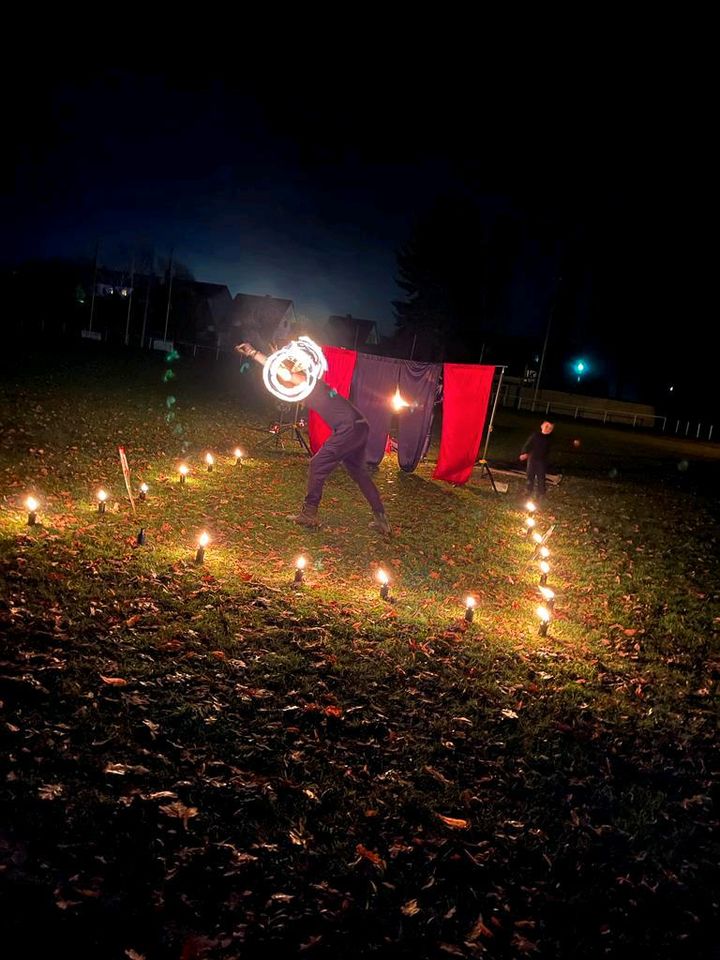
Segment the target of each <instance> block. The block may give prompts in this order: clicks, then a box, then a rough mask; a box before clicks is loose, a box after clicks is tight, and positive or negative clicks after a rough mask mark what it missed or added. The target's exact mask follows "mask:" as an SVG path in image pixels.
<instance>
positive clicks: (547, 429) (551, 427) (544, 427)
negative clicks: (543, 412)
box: [540, 420, 555, 433]
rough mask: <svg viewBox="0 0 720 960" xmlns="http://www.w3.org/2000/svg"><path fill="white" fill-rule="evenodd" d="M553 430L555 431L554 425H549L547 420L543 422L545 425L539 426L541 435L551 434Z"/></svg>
mask: <svg viewBox="0 0 720 960" xmlns="http://www.w3.org/2000/svg"><path fill="white" fill-rule="evenodd" d="M554 429H555V424H554V423H549V422H548V421H547V420H546V421H545V423H541V424H540V430H541V431H542V432H543V433H552V432H553V430H554Z"/></svg>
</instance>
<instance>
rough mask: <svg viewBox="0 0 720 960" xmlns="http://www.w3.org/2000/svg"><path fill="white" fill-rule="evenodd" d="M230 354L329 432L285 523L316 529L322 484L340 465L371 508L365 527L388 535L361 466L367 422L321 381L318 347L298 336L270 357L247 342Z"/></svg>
mask: <svg viewBox="0 0 720 960" xmlns="http://www.w3.org/2000/svg"><path fill="white" fill-rule="evenodd" d="M235 350H236V351H237V352H238V353H240V354H243V355H245V356H246V357H250V358H251V359H252V360H255V362H256V363H259V364H260V365H261V366H262V368H263V379H264V381H265V386H266V387H267V388H268V390H269V391H270V392H271V393H272V394H274V395H275V396H276V397H279V398H280V399H282V400H285V401H291V402H300V401H303V402H304V403H305V404H306V406H307V407H308V408H309V409H310V410H315V412H316V413H318V414H320V416H321V417H322V418H323V420H324V421H325V422H326V423H327V425H328V426H329V427H330V428H331V429H332V434H331V435H330V436H329V437H328V439H327V440H326V441H325V443H324V444H323V446H322V447H320V449H319V450H318V452H317V453H316V454H315V456H314V457H313V458H312V459H311V460H310V470H309V473H308V486H307V495H306V497H305V502H304V503H303V507H302V510H301V511H300V513H298V514H294V515H293V516H291V517H289V518H288V519H290V520H293V521H294V522H295V523H299V524H301V525H302V526H304V527H317V526H318V525H319V521H318V516H317V514H318V507H319V505H320V500H321V498H322V493H323V487H324V485H325V481H326V480H327V478H328V477H329V476H330V474H331V473H332V472H333V470H335V469H336V468H337V467H339V466H340V464H342V465H343V466H344V467H345V469H346V470H347V472H348V473H349V474H350V476H351V477H352V479H353V480H354V481H355V483H356V484H357V485H358V487H359V488H360V491H361V493H362V494H363V496H364V497H365V499H366V500H367V502H368V503H369V504H370V508H371V510H372V513H373V519H372V521H371V522H370V526H371V527H372V528H374V529H375V530H378V531H379V532H380V533H384V534H389V533H390V532H391V529H390V524H389V522H388V519H387V517H386V516H385V507H384V506H383V502H382V500H381V498H380V494H379V492H378V489H377V487H376V486H375V484H374V483H373V481H372V479H371V478H370V474H369V473H368V470H367V465H366V462H365V447H366V445H367V439H368V433H369V431H370V427H369V424H368V422H367V420H366V419H365V417H364V416H363V415H362V413H361V412H360V411H359V410H358V409H357V407H354V406H353V405H352V403H350V401H349V400H346V399H345V397H342V396H340V394H339V393H338V392H337V391H336V390H331V389H330V388H329V387H328V385H327V384H326V383H325V382H324V381H323V380H321V379H320V377H321V376H322V374H323V373H324V372H325V370H326V369H327V363H326V361H325V357H324V356H323V353H322V350H321V349H320V348H319V347H318V346H317V344H315V343H313V341H312V340H310V339H309V338H308V337H301V338H300V339H299V340H297V341H295V340H293V341H291V342H290V343H289V344H288V345H287V346H286V347H283V348H281V349H280V350H277V351H276V352H275V353H273V354H272V355H271V356H270V357H266V356H265V354H263V353H260V351H259V350H256V349H255V348H254V347H253V345H252V344H250V343H240V344H238V345H237V346H236V347H235Z"/></svg>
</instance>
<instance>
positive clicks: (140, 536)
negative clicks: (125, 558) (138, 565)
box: [137, 527, 145, 547]
mask: <svg viewBox="0 0 720 960" xmlns="http://www.w3.org/2000/svg"><path fill="white" fill-rule="evenodd" d="M144 543H145V527H140V530H139V531H138V535H137V545H138V546H139V547H142V546H143V545H144Z"/></svg>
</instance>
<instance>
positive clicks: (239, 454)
mask: <svg viewBox="0 0 720 960" xmlns="http://www.w3.org/2000/svg"><path fill="white" fill-rule="evenodd" d="M242 455H243V452H242V450H241V449H240V447H235V458H236V459H237V460H239V459H240V457H242Z"/></svg>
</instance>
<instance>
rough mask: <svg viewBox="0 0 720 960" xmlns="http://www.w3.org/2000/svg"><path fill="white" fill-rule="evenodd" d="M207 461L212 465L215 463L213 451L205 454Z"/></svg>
mask: <svg viewBox="0 0 720 960" xmlns="http://www.w3.org/2000/svg"><path fill="white" fill-rule="evenodd" d="M205 463H206V464H207V465H208V466H209V467H211V466H212V465H213V464H214V463H215V457H214V456H213V455H212V454H211V453H206V454H205Z"/></svg>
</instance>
